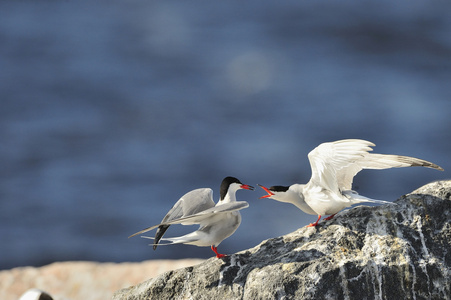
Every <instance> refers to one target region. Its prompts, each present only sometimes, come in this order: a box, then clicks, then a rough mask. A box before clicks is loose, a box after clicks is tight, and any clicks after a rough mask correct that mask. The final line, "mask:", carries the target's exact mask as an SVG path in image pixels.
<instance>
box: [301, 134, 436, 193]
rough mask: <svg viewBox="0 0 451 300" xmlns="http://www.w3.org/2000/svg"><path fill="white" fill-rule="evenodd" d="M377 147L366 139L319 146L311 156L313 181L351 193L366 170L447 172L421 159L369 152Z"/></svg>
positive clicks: (332, 188) (330, 188) (335, 190)
mask: <svg viewBox="0 0 451 300" xmlns="http://www.w3.org/2000/svg"><path fill="white" fill-rule="evenodd" d="M374 146H375V145H374V144H373V143H371V142H369V141H365V140H341V141H336V142H331V143H324V144H321V145H319V146H318V147H316V148H315V149H313V150H312V151H311V152H310V153H309V155H308V157H309V160H310V165H311V167H312V178H311V179H310V181H311V182H313V183H314V184H317V185H319V186H322V187H323V188H325V189H329V190H331V191H334V192H339V190H350V189H351V188H352V180H353V178H354V176H355V175H356V174H357V173H358V172H360V171H361V170H362V169H389V168H402V167H416V166H419V167H427V168H433V169H437V170H441V171H443V169H442V168H441V167H440V166H438V165H436V164H434V163H431V162H428V161H426V160H422V159H419V158H414V157H409V156H401V155H389V154H373V153H369V151H372V150H373V149H372V148H371V147H374Z"/></svg>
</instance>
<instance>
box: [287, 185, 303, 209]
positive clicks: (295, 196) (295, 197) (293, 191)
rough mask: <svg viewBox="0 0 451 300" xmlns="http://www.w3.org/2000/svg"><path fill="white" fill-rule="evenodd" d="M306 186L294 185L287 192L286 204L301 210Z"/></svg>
mask: <svg viewBox="0 0 451 300" xmlns="http://www.w3.org/2000/svg"><path fill="white" fill-rule="evenodd" d="M303 192H304V184H293V185H291V186H290V188H289V189H288V190H287V191H286V193H287V198H286V200H287V201H286V202H289V203H291V204H294V205H296V206H297V207H299V208H300V205H303V203H304V193H303Z"/></svg>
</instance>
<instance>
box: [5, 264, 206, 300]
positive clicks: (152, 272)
mask: <svg viewBox="0 0 451 300" xmlns="http://www.w3.org/2000/svg"><path fill="white" fill-rule="evenodd" d="M202 261H204V260H202V259H181V260H149V261H144V262H141V263H119V264H117V263H95V262H85V261H80V262H58V263H53V264H50V265H47V266H43V267H39V268H34V267H20V268H14V269H11V270H3V271H0V299H1V300H17V299H19V297H20V295H22V294H23V293H24V292H25V291H27V290H28V289H30V288H39V289H41V290H44V291H46V292H48V293H49V294H50V295H51V296H52V297H53V299H54V300H61V299H73V300H75V299H85V300H89V299H92V300H97V299H111V297H112V295H113V293H114V291H116V290H118V289H121V288H124V287H127V286H130V285H134V284H137V283H139V282H141V281H143V280H146V279H149V278H151V277H155V276H157V275H159V274H161V273H164V272H166V271H169V270H173V269H177V268H183V267H187V266H192V265H195V264H199V263H200V262H202Z"/></svg>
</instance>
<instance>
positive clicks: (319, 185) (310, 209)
mask: <svg viewBox="0 0 451 300" xmlns="http://www.w3.org/2000/svg"><path fill="white" fill-rule="evenodd" d="M372 146H375V145H374V144H373V143H371V142H369V141H365V140H357V139H351V140H340V141H336V142H330V143H323V144H321V145H319V146H318V147H316V148H315V149H313V150H312V151H311V152H310V153H309V154H308V158H309V161H310V166H311V168H312V177H311V178H310V181H309V182H308V183H307V184H305V185H302V184H294V185H291V186H290V187H283V186H273V187H270V188H269V189H268V188H266V187H263V186H262V188H263V189H264V190H265V191H266V192H267V193H268V195H265V196H263V197H261V198H272V199H274V200H277V201H281V202H289V203H292V204H294V205H296V206H297V207H298V208H300V209H301V210H303V211H304V212H306V213H309V214H317V215H318V216H319V217H318V220H317V221H316V222H315V223H313V224H310V225H309V226H316V225H317V224H318V221H319V219H320V218H321V216H322V215H331V216H330V217H329V218H326V219H330V218H332V217H333V215H335V214H336V213H337V212H339V211H341V210H342V209H344V208H346V207H350V206H351V205H353V204H357V203H362V202H373V203H391V202H387V201H382V200H375V199H370V198H367V197H364V196H361V195H359V194H358V193H357V192H355V191H353V190H352V181H353V178H354V176H355V175H356V174H357V173H358V172H360V171H361V170H362V169H389V168H401V167H412V166H422V167H428V168H433V169H437V170H441V171H443V169H442V168H441V167H439V166H438V165H436V164H433V163H431V162H428V161H425V160H422V159H418V158H414V157H408V156H400V155H388V154H372V153H369V151H372V150H373V149H372V148H371V147H372Z"/></svg>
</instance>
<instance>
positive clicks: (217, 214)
mask: <svg viewBox="0 0 451 300" xmlns="http://www.w3.org/2000/svg"><path fill="white" fill-rule="evenodd" d="M239 189H246V190H253V189H254V187H252V186H250V185H247V184H242V183H241V182H240V181H239V180H238V179H236V178H235V177H230V176H229V177H226V178H224V179H223V180H222V183H221V187H220V199H219V201H218V203H217V204H215V202H214V201H213V191H212V190H211V189H210V188H201V189H196V190H193V191H191V192H188V193H186V194H185V195H183V196H182V198H180V199H179V200H178V201H177V202H176V203H175V204H174V206H173V207H172V208H171V210H169V212H168V213H167V214H166V216H165V217H164V218H163V220H162V221H161V223H160V224H158V225H155V226H152V227H148V228H146V229H143V230H141V231H138V232H137V233H135V234H132V235H131V236H129V238H130V237H133V236H136V235H138V234H141V233H144V232H147V231H150V230H152V229H155V228H158V229H157V232H156V234H155V238H151V237H146V236H143V238H149V239H154V243H153V249H154V250H155V249H156V248H157V246H158V243H159V241H160V240H163V241H167V242H169V243H168V244H165V245H172V244H188V245H195V246H200V247H205V246H211V250H213V252H214V253H215V254H216V257H217V258H221V257H224V256H225V255H224V254H219V253H218V250H217V247H218V245H219V244H220V243H221V242H222V241H223V240H225V239H226V238H228V237H229V236H231V235H232V234H233V233H234V232H235V231H236V230H237V228H238V227H239V226H240V223H241V214H240V212H239V210H240V209H243V208H246V207H248V206H249V203H247V202H246V201H236V197H235V193H236V191H237V190H239ZM173 224H182V225H194V224H199V225H200V227H199V229H198V230H196V231H194V232H192V233H189V234H186V235H183V236H180V237H173V238H166V239H162V237H163V235H164V233H165V232H166V230H168V228H169V226H170V225H173Z"/></svg>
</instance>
